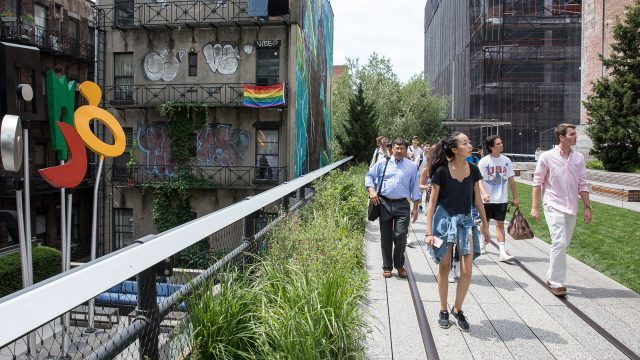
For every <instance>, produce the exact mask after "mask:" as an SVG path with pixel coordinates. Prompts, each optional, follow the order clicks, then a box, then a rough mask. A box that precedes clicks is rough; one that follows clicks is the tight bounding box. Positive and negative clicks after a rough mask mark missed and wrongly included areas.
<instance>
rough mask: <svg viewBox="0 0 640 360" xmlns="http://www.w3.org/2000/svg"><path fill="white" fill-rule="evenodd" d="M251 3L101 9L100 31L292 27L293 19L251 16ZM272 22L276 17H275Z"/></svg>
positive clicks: (216, 0)
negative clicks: (248, 26)
mask: <svg viewBox="0 0 640 360" xmlns="http://www.w3.org/2000/svg"><path fill="white" fill-rule="evenodd" d="M248 8H249V1H248V0H210V1H166V2H165V1H162V2H160V1H158V2H154V1H150V2H144V3H139V2H135V3H134V2H133V1H131V3H119V4H109V5H100V6H97V10H98V13H99V15H98V17H99V20H98V21H99V27H101V28H106V27H111V28H117V29H121V30H127V29H138V28H153V27H161V28H166V27H167V26H169V27H178V26H184V27H210V26H212V25H216V26H238V25H242V24H247V25H249V24H262V25H266V24H278V25H281V24H283V23H289V16H288V14H287V15H284V16H281V17H279V20H278V21H273V20H270V19H269V18H268V17H264V18H257V17H255V16H249V13H248ZM271 19H272V17H271Z"/></svg>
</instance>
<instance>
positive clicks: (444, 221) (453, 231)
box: [427, 206, 480, 264]
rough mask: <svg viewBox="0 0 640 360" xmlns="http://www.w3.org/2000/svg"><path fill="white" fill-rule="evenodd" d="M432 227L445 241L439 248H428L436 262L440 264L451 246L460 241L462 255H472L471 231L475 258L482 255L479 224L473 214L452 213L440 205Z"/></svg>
mask: <svg viewBox="0 0 640 360" xmlns="http://www.w3.org/2000/svg"><path fill="white" fill-rule="evenodd" d="M432 227H433V228H432V229H431V233H432V234H433V235H434V236H437V237H439V238H441V239H442V240H443V241H444V243H443V244H442V245H441V246H440V247H439V248H437V247H433V246H430V247H428V249H427V251H428V252H429V254H430V255H431V257H432V258H433V260H434V261H435V262H436V264H439V263H440V261H441V260H442V258H444V256H445V255H446V254H447V250H448V249H449V246H452V245H453V244H455V243H458V249H459V251H460V255H461V256H466V255H470V254H471V252H472V251H471V250H472V249H471V244H470V243H469V233H471V236H472V239H473V259H474V260H475V259H476V258H477V257H478V256H480V242H479V236H478V226H477V225H476V224H475V223H474V222H473V217H472V216H471V214H457V215H451V214H449V213H448V212H447V210H445V208H444V207H442V206H438V207H437V208H436V212H435V214H434V215H433V224H432Z"/></svg>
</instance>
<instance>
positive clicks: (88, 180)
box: [0, 164, 95, 197]
mask: <svg viewBox="0 0 640 360" xmlns="http://www.w3.org/2000/svg"><path fill="white" fill-rule="evenodd" d="M52 166H53V165H52ZM30 178H31V194H32V195H38V194H44V193H49V192H59V190H58V189H55V188H54V187H52V186H51V185H50V184H49V183H47V182H46V181H45V180H44V179H43V178H42V177H41V176H40V175H39V174H38V172H37V168H35V167H34V168H33V169H32V172H31V176H30ZM94 182H95V164H89V166H88V167H87V173H86V175H85V178H84V179H82V182H81V183H80V184H79V185H78V186H77V187H76V188H86V187H92V186H93V184H94ZM22 184H23V183H22V177H21V176H19V175H16V174H15V173H10V172H7V171H3V170H0V197H6V196H10V197H14V196H15V192H16V190H19V189H22V186H23V185H22Z"/></svg>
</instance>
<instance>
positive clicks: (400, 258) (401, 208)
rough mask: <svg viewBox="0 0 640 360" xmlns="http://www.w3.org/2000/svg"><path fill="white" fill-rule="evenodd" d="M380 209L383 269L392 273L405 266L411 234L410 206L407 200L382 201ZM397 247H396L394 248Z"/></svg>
mask: <svg viewBox="0 0 640 360" xmlns="http://www.w3.org/2000/svg"><path fill="white" fill-rule="evenodd" d="M381 201H382V204H381V206H382V207H381V208H380V220H379V221H380V243H381V247H382V269H383V270H385V271H391V270H392V269H393V268H394V267H395V268H396V269H398V268H402V267H403V266H404V251H405V249H406V247H407V233H408V232H409V219H410V215H409V212H410V209H411V208H410V206H409V202H408V201H407V199H399V200H388V199H382V198H381ZM394 246H395V247H394Z"/></svg>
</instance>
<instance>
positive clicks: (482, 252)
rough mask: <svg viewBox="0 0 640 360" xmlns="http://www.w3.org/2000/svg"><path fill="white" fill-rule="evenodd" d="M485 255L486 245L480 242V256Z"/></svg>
mask: <svg viewBox="0 0 640 360" xmlns="http://www.w3.org/2000/svg"><path fill="white" fill-rule="evenodd" d="M486 253H487V244H486V243H485V242H484V241H482V242H480V255H485V254H486Z"/></svg>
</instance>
